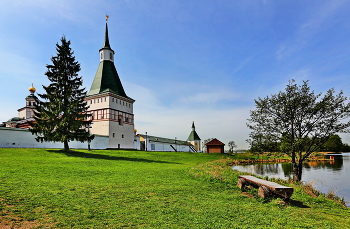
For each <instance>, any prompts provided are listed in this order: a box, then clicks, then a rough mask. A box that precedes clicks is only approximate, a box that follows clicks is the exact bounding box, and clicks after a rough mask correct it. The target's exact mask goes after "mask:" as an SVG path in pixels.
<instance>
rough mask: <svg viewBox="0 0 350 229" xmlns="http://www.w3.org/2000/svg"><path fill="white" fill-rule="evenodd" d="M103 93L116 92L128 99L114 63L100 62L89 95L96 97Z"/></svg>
mask: <svg viewBox="0 0 350 229" xmlns="http://www.w3.org/2000/svg"><path fill="white" fill-rule="evenodd" d="M103 92H114V93H115V94H117V95H120V96H123V97H126V98H128V97H127V96H126V94H125V91H124V88H123V85H122V83H121V81H120V78H119V75H118V72H117V69H116V68H115V66H114V63H113V62H111V61H108V60H104V61H101V62H100V64H99V66H98V69H97V72H96V75H95V78H94V81H93V82H92V85H91V88H90V91H89V93H88V94H87V95H95V94H99V93H103Z"/></svg>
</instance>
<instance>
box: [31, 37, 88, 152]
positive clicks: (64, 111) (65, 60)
mask: <svg viewBox="0 0 350 229" xmlns="http://www.w3.org/2000/svg"><path fill="white" fill-rule="evenodd" d="M56 51H57V53H56V54H57V55H56V56H54V57H52V58H51V61H52V64H48V65H46V67H47V72H46V73H45V75H46V76H47V77H48V79H49V80H50V81H51V84H50V85H49V86H43V88H44V89H45V91H46V93H44V94H38V95H39V97H40V98H41V99H43V101H40V100H38V102H37V105H36V108H35V109H36V111H35V117H34V119H35V122H33V123H31V125H32V129H31V132H32V134H35V135H36V136H37V137H36V140H37V141H38V142H44V141H45V142H46V141H52V142H63V143H64V150H65V151H69V145H68V143H69V142H70V141H73V140H77V141H81V142H84V141H88V140H89V139H90V136H89V133H88V132H87V131H86V127H88V126H89V125H90V124H91V121H87V120H86V119H87V115H86V111H87V109H88V108H89V107H88V106H87V103H86V102H85V101H84V98H85V96H86V90H85V88H81V86H82V84H83V82H82V77H79V76H78V72H79V71H80V64H79V63H78V62H77V61H75V56H73V54H74V52H73V51H71V48H70V41H67V40H66V38H65V37H62V38H61V45H59V44H58V43H57V44H56Z"/></svg>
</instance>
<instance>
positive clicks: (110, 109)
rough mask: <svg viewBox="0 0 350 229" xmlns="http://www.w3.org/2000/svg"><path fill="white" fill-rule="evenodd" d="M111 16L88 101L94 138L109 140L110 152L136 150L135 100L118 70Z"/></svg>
mask: <svg viewBox="0 0 350 229" xmlns="http://www.w3.org/2000/svg"><path fill="white" fill-rule="evenodd" d="M107 22H108V16H106V32H105V40H104V45H103V47H102V48H101V49H100V64H99V66H98V69H97V72H96V75H95V78H94V81H93V83H92V85H91V88H90V91H89V92H88V94H87V97H86V98H85V100H86V101H87V105H88V106H90V108H89V110H88V113H90V114H91V115H92V117H91V118H92V120H93V122H92V125H91V130H90V131H91V134H95V135H102V136H108V137H109V143H108V146H107V148H124V149H126V148H129V149H130V148H134V113H133V104H134V102H135V100H133V99H132V98H130V97H128V96H127V95H126V94H125V91H124V88H123V85H122V83H121V81H120V78H119V75H118V72H117V70H116V68H115V66H114V51H113V50H112V49H111V47H110V45H109V39H108V25H107Z"/></svg>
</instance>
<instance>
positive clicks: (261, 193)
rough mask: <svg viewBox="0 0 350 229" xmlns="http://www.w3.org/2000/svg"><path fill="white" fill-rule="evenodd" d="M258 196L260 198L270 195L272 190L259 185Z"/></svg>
mask: <svg viewBox="0 0 350 229" xmlns="http://www.w3.org/2000/svg"><path fill="white" fill-rule="evenodd" d="M258 196H259V197H260V198H266V197H270V196H272V192H271V191H270V190H269V189H268V188H267V187H266V186H260V187H259V190H258Z"/></svg>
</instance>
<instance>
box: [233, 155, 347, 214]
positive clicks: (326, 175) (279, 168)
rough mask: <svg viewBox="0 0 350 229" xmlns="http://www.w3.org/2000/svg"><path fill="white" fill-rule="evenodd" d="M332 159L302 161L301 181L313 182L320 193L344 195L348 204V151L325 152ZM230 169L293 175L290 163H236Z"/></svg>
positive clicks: (264, 173) (278, 176)
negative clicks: (330, 192) (331, 192)
mask: <svg viewBox="0 0 350 229" xmlns="http://www.w3.org/2000/svg"><path fill="white" fill-rule="evenodd" d="M324 157H325V158H327V159H329V158H330V157H333V158H334V161H321V162H308V163H304V168H303V175H302V181H304V182H310V181H312V182H313V183H314V187H315V188H316V189H317V190H319V191H320V192H322V193H328V192H329V191H330V190H334V191H336V194H337V195H338V196H341V197H344V199H345V201H347V202H348V203H347V206H348V207H349V206H350V153H343V154H327V155H325V156H324ZM232 169H235V170H239V171H242V172H248V173H252V174H256V175H258V176H260V177H264V176H268V177H276V178H282V179H289V178H292V177H293V167H292V163H277V164H254V165H237V166H232Z"/></svg>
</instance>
